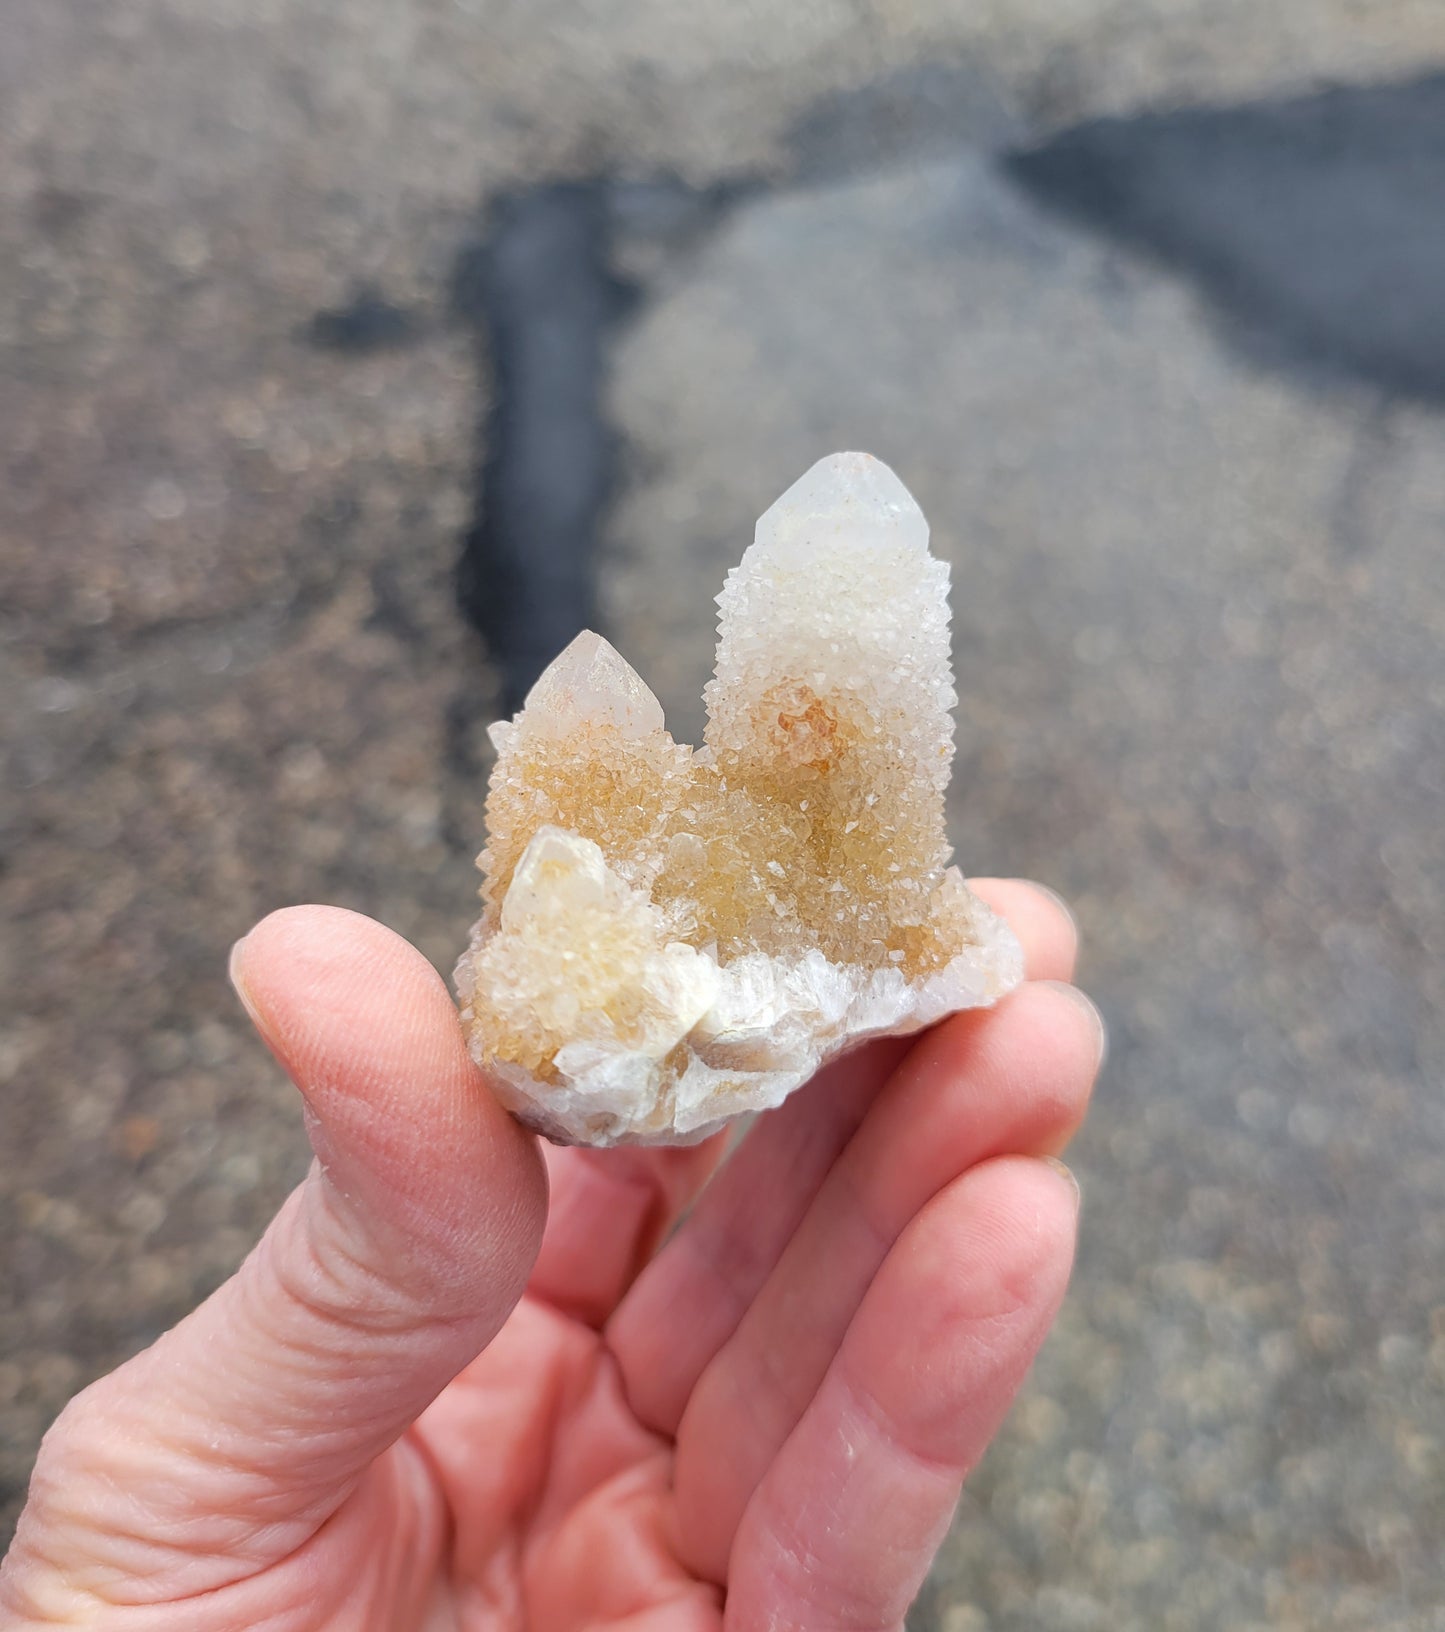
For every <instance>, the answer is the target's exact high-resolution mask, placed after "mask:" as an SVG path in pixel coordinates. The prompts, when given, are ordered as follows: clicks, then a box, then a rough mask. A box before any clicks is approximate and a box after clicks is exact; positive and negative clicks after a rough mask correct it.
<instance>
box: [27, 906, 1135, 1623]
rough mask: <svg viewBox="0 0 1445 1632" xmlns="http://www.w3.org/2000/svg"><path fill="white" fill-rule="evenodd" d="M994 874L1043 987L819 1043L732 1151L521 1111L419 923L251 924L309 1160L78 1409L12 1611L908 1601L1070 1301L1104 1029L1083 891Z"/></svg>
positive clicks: (677, 1611)
mask: <svg viewBox="0 0 1445 1632" xmlns="http://www.w3.org/2000/svg"><path fill="white" fill-rule="evenodd" d="M976 887H977V888H978V890H979V892H980V893H981V894H983V895H985V896H986V898H987V899H988V900H990V901H991V902H992V903H993V904H994V905H995V906H996V907H997V908H998V909H999V910H1000V911H1001V912H1003V913H1004V915H1005V916H1006V917H1007V918H1008V919H1009V920H1010V922H1011V923H1012V924H1013V925H1014V927H1015V929H1016V930H1017V931H1018V933H1019V935H1020V938H1021V939H1022V940H1023V942H1024V944H1025V949H1026V956H1027V964H1028V973H1029V980H1028V981H1027V983H1026V984H1025V985H1024V986H1023V987H1022V988H1020V989H1019V990H1018V991H1017V992H1015V993H1014V994H1013V995H1012V996H1010V997H1009V998H1008V999H1007V1000H1006V1001H1005V1002H1004V1003H1002V1004H1000V1005H999V1007H998V1008H997V1009H994V1010H991V1011H987V1012H975V1013H972V1014H966V1015H959V1016H955V1017H954V1018H953V1019H951V1020H948V1021H945V1022H944V1023H943V1024H942V1025H940V1026H938V1027H936V1028H934V1030H932V1031H931V1032H929V1033H927V1034H925V1035H924V1036H923V1037H922V1038H919V1039H916V1040H914V1041H912V1042H911V1043H902V1042H888V1043H879V1044H873V1045H871V1046H870V1047H868V1048H867V1049H864V1050H862V1051H860V1052H859V1053H857V1054H854V1055H852V1056H849V1057H847V1058H845V1059H844V1060H842V1061H840V1062H838V1063H836V1064H835V1065H834V1066H832V1067H830V1068H829V1069H828V1070H826V1071H824V1072H823V1073H822V1074H821V1075H820V1076H819V1077H818V1078H817V1079H816V1080H815V1081H814V1082H813V1083H812V1084H810V1085H809V1086H808V1087H807V1088H805V1089H804V1090H802V1091H801V1092H800V1093H798V1094H796V1095H795V1096H794V1097H793V1098H792V1099H791V1100H790V1101H789V1102H788V1103H787V1105H786V1106H785V1107H784V1108H783V1109H781V1110H780V1111H777V1112H774V1113H772V1114H770V1115H769V1116H767V1117H765V1118H763V1119H762V1120H761V1121H760V1122H759V1123H758V1124H757V1125H756V1126H755V1128H754V1129H753V1130H752V1132H751V1133H750V1134H749V1136H748V1138H747V1139H746V1141H745V1142H744V1143H743V1145H742V1146H741V1148H740V1149H739V1150H738V1151H737V1152H736V1153H735V1154H734V1155H733V1156H732V1157H731V1159H730V1160H729V1161H728V1162H727V1163H726V1165H725V1166H722V1167H721V1168H719V1165H718V1164H719V1163H720V1161H721V1158H722V1155H723V1151H722V1145H721V1142H720V1141H717V1140H714V1141H712V1142H711V1143H709V1144H707V1145H704V1146H701V1147H698V1148H696V1149H693V1150H668V1151H653V1152H638V1151H607V1152H595V1151H582V1150H557V1149H553V1148H551V1147H546V1148H543V1147H541V1146H540V1145H539V1144H538V1142H537V1141H536V1140H535V1139H533V1138H532V1137H531V1136H530V1135H528V1134H526V1133H525V1132H524V1131H523V1130H522V1129H521V1128H520V1127H518V1125H517V1124H516V1123H515V1122H513V1121H512V1120H511V1118H510V1117H509V1116H507V1115H506V1114H505V1113H504V1112H503V1111H502V1110H501V1109H500V1108H499V1106H498V1105H497V1102H496V1101H495V1100H494V1099H493V1098H492V1096H491V1095H490V1093H489V1092H488V1090H487V1085H486V1080H485V1078H484V1077H483V1076H482V1074H481V1073H480V1072H479V1071H478V1070H477V1068H476V1067H475V1066H474V1065H473V1064H472V1063H471V1061H470V1060H469V1059H468V1057H467V1054H466V1050H465V1048H464V1046H463V1042H462V1038H461V1034H460V1031H459V1028H458V1025H457V1019H456V1013H455V1010H454V1008H453V1006H452V1003H451V1000H450V998H449V997H448V994H447V992H446V989H445V987H444V986H443V984H442V982H441V981H440V979H439V978H438V977H437V975H436V974H435V972H434V971H433V970H432V969H431V967H430V966H429V965H428V964H427V963H426V962H425V960H424V959H423V958H422V957H421V956H420V954H418V953H417V952H415V951H414V950H413V949H412V948H411V947H410V946H408V945H407V944H406V943H405V942H404V941H402V940H400V939H399V938H398V937H396V936H395V935H393V934H392V933H391V932H390V931H388V930H386V929H384V928H382V927H381V926H380V925H379V924H375V923H373V922H371V921H370V920H368V919H365V918H361V917H358V916H357V915H355V914H353V913H347V912H341V911H338V910H336V909H332V908H325V907H297V908H291V909H288V910H287V911H284V912H279V913H276V914H274V915H273V916H271V917H270V918H267V919H266V920H264V921H263V922H262V923H261V924H260V925H258V926H257V928H256V929H254V930H253V931H252V932H251V934H250V935H249V936H248V937H247V938H246V939H245V940H244V941H243V942H241V943H240V945H239V946H238V948H237V949H236V953H235V955H234V958H233V974H234V978H235V980H236V984H237V988H238V990H239V992H240V993H241V996H242V1000H243V1001H244V1002H245V1004H246V1007H247V1008H248V1010H249V1011H250V1013H251V1015H252V1017H253V1019H254V1020H255V1021H256V1024H257V1026H258V1028H259V1029H260V1031H261V1034H262V1036H263V1037H264V1038H265V1039H266V1041H267V1043H268V1044H269V1045H270V1047H271V1049H272V1051H273V1052H274V1053H275V1055H276V1057H277V1059H278V1060H279V1061H280V1062H281V1064H282V1066H283V1067H284V1068H285V1069H286V1071H287V1072H288V1074H289V1075H290V1076H291V1078H292V1080H293V1081H294V1082H295V1083H296V1085H297V1087H298V1088H299V1089H300V1091H301V1094H302V1096H303V1100H304V1104H305V1114H306V1121H307V1127H308V1131H309V1132H310V1135H311V1141H312V1144H313V1147H314V1149H315V1152H316V1161H315V1162H314V1163H313V1166H312V1169H311V1172H310V1174H309V1175H308V1177H307V1178H306V1180H305V1181H304V1183H303V1184H302V1185H301V1186H300V1187H299V1188H298V1189H297V1191H296V1192H295V1193H294V1194H293V1195H292V1196H291V1197H290V1199H289V1200H288V1201H287V1202H286V1204H285V1206H284V1207H283V1208H282V1210H281V1212H280V1213H279V1214H278V1216H277V1218H276V1219H275V1221H274V1222H273V1224H272V1225H271V1227H270V1229H269V1230H268V1231H267V1233H266V1235H265V1237H264V1238H263V1239H262V1241H261V1242H260V1244H259V1245H258V1246H257V1248H256V1250H255V1251H254V1252H253V1253H252V1254H251V1256H250V1257H249V1258H248V1259H247V1261H246V1263H245V1264H244V1265H243V1266H242V1268H241V1269H240V1270H239V1272H238V1273H237V1274H236V1276H235V1277H234V1278H233V1279H232V1280H231V1281H229V1282H228V1283H227V1284H226V1285H225V1286H223V1287H222V1288H221V1289H220V1290H219V1291H218V1292H216V1293H215V1294H214V1295H213V1296H212V1297H211V1298H209V1299H208V1300H207V1301H206V1302H205V1303H204V1304H202V1305H201V1307H200V1308H199V1309H197V1310H196V1311H195V1312H194V1313H193V1314H192V1315H190V1316H189V1317H188V1318H187V1319H186V1320H184V1321H183V1322H182V1323H181V1324H180V1325H179V1326H177V1327H176V1328H175V1329H174V1330H173V1331H171V1332H168V1333H167V1334H166V1335H165V1336H164V1337H162V1338H161V1339H160V1341H159V1342H157V1343H156V1344H155V1345H154V1347H152V1348H150V1349H148V1350H146V1351H145V1352H144V1353H142V1354H140V1355H138V1356H137V1357H136V1358H135V1359H134V1360H132V1361H130V1362H129V1363H128V1364H126V1365H124V1366H122V1367H121V1368H120V1370H118V1371H116V1372H115V1373H113V1374H112V1375H111V1376H109V1377H105V1378H102V1379H101V1380H100V1381H99V1382H97V1383H95V1384H94V1385H92V1386H91V1387H90V1388H88V1389H87V1390H85V1392H84V1393H82V1394H81V1395H80V1396H79V1397H78V1398H77V1399H75V1400H74V1401H73V1402H72V1403H71V1404H70V1406H69V1407H67V1409H66V1410H65V1411H64V1412H63V1413H62V1415H61V1416H60V1418H59V1420H58V1421H57V1422H56V1424H55V1426H54V1427H53V1428H52V1430H51V1431H50V1433H49V1435H48V1436H47V1437H46V1440H45V1443H44V1445H43V1447H42V1450H41V1453H40V1458H39V1461H38V1463H37V1465H36V1469H35V1477H34V1481H33V1484H32V1487H31V1492H30V1501H29V1505H28V1507H27V1509H26V1511H25V1514H24V1516H23V1517H22V1519H21V1522H20V1527H19V1530H18V1533H17V1536H16V1540H15V1543H14V1546H13V1547H12V1549H11V1552H10V1554H9V1556H8V1558H7V1559H6V1560H5V1563H4V1565H3V1568H0V1626H3V1627H4V1628H5V1629H6V1632H11V1629H15V1632H19V1629H21V1628H27V1629H28V1628H41V1627H55V1626H63V1627H95V1628H102V1629H105V1632H112V1629H113V1632H131V1629H135V1632H142V1629H144V1632H172V1629H174V1632H182V1629H184V1632H258V1629H259V1632H319V1629H322V1628H325V1629H335V1632H382V1629H386V1632H392V1629H395V1632H483V1629H486V1632H493V1629H499V1632H500V1629H504V1632H521V1629H523V1628H525V1629H527V1632H582V1629H584V1628H588V1629H590V1628H597V1629H601V1628H608V1629H613V1632H717V1629H718V1628H727V1629H728V1632H764V1629H767V1632H784V1629H788V1632H791V1629H797V1632H842V1629H844V1628H847V1629H857V1632H884V1629H897V1628H901V1626H902V1624H903V1617H904V1614H905V1611H906V1609H907V1607H908V1604H909V1603H910V1601H911V1600H912V1598H913V1596H914V1594H915V1593H916V1591H917V1590H918V1587H919V1585H920V1584H921V1582H922V1580H923V1577H924V1574H925V1572H926V1570H927V1568H928V1566H929V1563H930V1561H931V1560H932V1558H933V1555H934V1553H935V1551H936V1550H937V1548H938V1546H939V1543H940V1542H941V1540H942V1539H943V1536H944V1534H945V1532H946V1530H947V1527H948V1524H949V1520H950V1517H951V1515H952V1513H953V1509H954V1505H955V1502H956V1500H957V1497H958V1493H959V1490H960V1487H961V1485H962V1482H963V1479H964V1477H965V1475H966V1474H967V1473H968V1471H969V1469H970V1468H971V1467H972V1466H973V1465H974V1463H975V1462H976V1461H977V1459H978V1457H979V1456H980V1454H981V1453H982V1451H983V1449H984V1447H985V1446H986V1445H987V1443H988V1441H989V1440H990V1438H991V1437H992V1436H993V1434H994V1432H995V1430H996V1429H997V1428H998V1426H999V1424H1000V1422H1001V1421H1002V1419H1003V1416H1004V1414H1005V1412H1006V1410H1007V1408H1008V1405H1009V1402H1010V1400H1011V1399H1012V1397H1013V1395H1014V1392H1015V1390H1016V1389H1017V1387H1018V1385H1019V1383H1020V1381H1021V1380H1022V1378H1023V1376H1024V1374H1025V1372H1026V1371H1027V1369H1028V1367H1029V1365H1030V1363H1031V1361H1032V1359H1033V1357H1034V1354H1035V1353H1036V1351H1037V1349H1038V1347H1039V1344H1040V1343H1041V1342H1042V1340H1043V1337H1044V1334H1045V1332H1046V1331H1047V1329H1048V1326H1049V1324H1050V1322H1051V1321H1052V1319H1053V1317H1054V1314H1055V1312H1056V1310H1057V1308H1058V1305H1059V1302H1060V1300H1061V1298H1062V1296H1063V1293H1064V1287H1065V1283H1066V1281H1067V1279H1068V1273H1069V1267H1070V1263H1071V1259H1072V1254H1073V1244H1074V1233H1075V1223H1076V1215H1077V1201H1078V1195H1077V1187H1076V1186H1074V1185H1073V1184H1072V1182H1071V1181H1070V1179H1069V1178H1068V1175H1067V1173H1066V1172H1065V1170H1063V1169H1062V1168H1060V1167H1059V1166H1058V1165H1057V1164H1056V1163H1054V1162H1053V1161H1052V1160H1051V1158H1053V1157H1055V1156H1056V1155H1057V1154H1058V1153H1059V1152H1060V1151H1061V1150H1062V1149H1063V1148H1064V1146H1065V1145H1066V1144H1067V1142H1068V1140H1069V1137H1070V1135H1071V1134H1072V1133H1073V1131H1074V1130H1075V1128H1076V1127H1077V1125H1078V1123H1079V1121H1080V1119H1081V1118H1082V1116H1083V1113H1084V1107H1085V1104H1086V1102H1087V1099H1088V1095H1089V1091H1090V1088H1091V1085H1092V1082H1093V1079H1094V1077H1095V1074H1096V1072H1097V1069H1098V1066H1099V1062H1100V1058H1101V1054H1102V1047H1103V1033H1102V1029H1101V1027H1100V1025H1099V1022H1098V1018H1097V1015H1096V1014H1095V1012H1094V1011H1093V1009H1092V1008H1091V1007H1090V1005H1089V1004H1088V1003H1087V1001H1086V1000H1085V999H1084V998H1082V997H1081V996H1080V995H1079V994H1078V993H1077V992H1076V991H1075V990H1074V988H1073V987H1071V986H1069V985H1067V984H1065V983H1066V982H1068V981H1069V980H1070V979H1071V978H1072V974H1073V966H1074V956H1075V935H1074V928H1073V924H1072V922H1071V921H1070V919H1069V917H1068V915H1067V913H1066V912H1065V911H1064V910H1063V909H1062V908H1061V907H1059V905H1058V904H1057V903H1056V901H1055V899H1054V898H1053V897H1052V896H1050V895H1048V894H1047V893H1046V892H1044V891H1041V890H1039V889H1037V888H1035V887H1033V886H1031V885H1027V884H1023V883H1019V882H1007V881H997V880H996V881H984V882H980V883H979V884H978V885H977V886H976ZM714 1170H717V1171H716V1174H715V1176H713V1175H714ZM710 1177H711V1180H712V1182H711V1183H709V1182H708V1180H709V1178H710ZM704 1187H705V1188H704ZM549 1196H550V1200H549ZM687 1209H690V1210H687ZM685 1210H687V1211H686V1216H685V1217H683V1221H682V1223H681V1224H680V1225H679V1226H677V1227H676V1228H673V1225H674V1224H675V1222H676V1220H677V1219H678V1217H679V1216H680V1215H683V1214H684V1212H685Z"/></svg>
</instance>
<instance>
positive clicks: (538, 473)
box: [452, 182, 628, 712]
mask: <svg viewBox="0 0 1445 1632" xmlns="http://www.w3.org/2000/svg"><path fill="white" fill-rule="evenodd" d="M488 228H489V230H488V232H487V235H486V236H485V238H484V239H482V240H481V241H480V242H478V243H475V244H472V245H470V246H468V247H467V248H465V249H464V250H463V251H462V253H461V254H460V256H459V257H458V260H457V265H456V268H455V272H454V276H453V282H452V305H453V310H454V311H455V313H456V314H457V316H458V317H459V318H461V319H462V320H463V321H464V322H466V323H468V324H470V325H471V326H472V327H473V328H474V329H475V331H476V336H477V344H478V346H479V348H480V349H481V351H482V359H483V360H482V377H483V378H486V377H487V372H488V370H487V366H486V365H487V364H488V363H489V364H490V370H489V372H490V377H491V381H492V397H491V407H490V411H489V413H488V414H487V416H486V423H485V424H484V425H483V426H482V428H481V438H480V448H479V454H478V460H477V469H476V482H475V500H474V510H473V521H472V524H471V526H470V527H469V528H468V530H467V533H466V536H465V538H464V540H463V543H462V553H461V559H460V562H459V564H458V569H457V594H458V599H459V601H460V604H461V608H462V611H463V613H464V614H465V615H466V617H467V619H468V620H469V621H470V622H471V623H472V625H473V626H474V627H475V628H476V629H478V630H479V631H480V632H481V634H482V636H483V637H484V638H485V640H486V642H487V644H488V647H489V648H490V650H491V652H492V654H493V656H494V657H495V659H496V661H497V664H498V667H499V668H500V669H501V671H502V676H503V684H504V693H505V694H504V698H503V703H504V706H505V708H506V710H507V711H508V712H511V711H512V710H514V709H515V708H516V707H517V705H518V704H519V703H520V701H521V699H522V697H523V696H525V694H526V691H527V689H528V687H529V686H530V685H531V683H532V681H533V680H534V679H535V678H536V677H537V675H538V674H539V673H540V672H541V670H542V668H543V666H544V665H545V664H546V663H548V662H549V661H550V660H551V659H552V658H553V657H555V656H556V654H557V653H558V651H560V650H561V648H562V647H563V646H565V645H566V644H567V642H568V641H569V640H571V638H572V637H573V636H574V635H575V634H576V633H577V632H578V630H580V629H582V628H585V627H587V626H588V625H590V624H592V623H593V622H594V621H595V618H596V597H595V590H594V584H593V559H594V556H595V553H596V543H597V537H598V532H599V528H600V525H601V521H602V517H603V514H604V511H605V507H606V504H607V498H608V494H609V490H610V485H611V482H610V477H611V467H612V455H611V446H610V443H611V437H610V434H609V432H608V429H607V425H606V422H605V418H604V414H603V406H602V392H603V384H604V378H605V367H606V364H605V357H604V350H605V346H606V340H607V336H608V333H609V331H610V330H611V328H612V325H613V323H614V322H615V321H616V319H617V318H618V317H619V316H620V315H621V314H622V312H623V311H624V310H625V309H626V307H627V304H628V292H627V288H626V286H625V285H624V284H623V283H622V282H621V280H620V279H619V278H618V277H617V276H616V275H615V273H614V272H613V270H612V266H611V258H610V254H609V213H608V209H607V202H606V198H605V195H604V189H603V187H602V185H601V184H599V183H596V182H569V183H557V184H552V185H547V186H542V187H538V188H534V189H531V190H529V191H526V192H523V193H520V194H514V195H511V196H508V197H505V198H503V199H501V200H499V201H498V202H497V204H496V205H495V206H494V207H493V209H492V211H491V212H490V217H489V222H488Z"/></svg>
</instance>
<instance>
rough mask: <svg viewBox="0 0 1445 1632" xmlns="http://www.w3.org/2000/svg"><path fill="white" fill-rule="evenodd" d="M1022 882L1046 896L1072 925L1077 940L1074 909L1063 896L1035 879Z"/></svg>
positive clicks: (1077, 928) (1077, 930) (1077, 933)
mask: <svg viewBox="0 0 1445 1632" xmlns="http://www.w3.org/2000/svg"><path fill="white" fill-rule="evenodd" d="M1022 882H1023V883H1025V884H1027V885H1028V887H1029V888H1030V889H1031V890H1037V891H1038V892H1039V894H1040V895H1046V896H1048V898H1049V900H1050V901H1052V902H1053V904H1054V905H1055V906H1056V907H1057V908H1058V909H1059V911H1060V912H1061V913H1063V915H1064V917H1065V918H1067V919H1068V920H1069V923H1070V924H1071V925H1073V930H1074V939H1075V940H1078V938H1079V920H1078V919H1077V918H1076V917H1075V916H1074V909H1073V908H1072V907H1071V906H1070V905H1069V903H1068V902H1067V901H1065V900H1064V898H1063V896H1061V895H1060V894H1059V892H1058V891H1057V890H1056V889H1053V888H1052V887H1051V886H1050V885H1048V884H1041V883H1040V882H1039V881H1038V879H1036V878H1026V879H1023V880H1022Z"/></svg>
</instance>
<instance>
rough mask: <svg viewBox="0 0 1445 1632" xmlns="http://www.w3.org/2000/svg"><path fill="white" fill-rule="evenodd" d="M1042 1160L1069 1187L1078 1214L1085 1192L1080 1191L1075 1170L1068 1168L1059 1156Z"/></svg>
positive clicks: (1046, 1157) (1045, 1157) (1042, 1158)
mask: <svg viewBox="0 0 1445 1632" xmlns="http://www.w3.org/2000/svg"><path fill="white" fill-rule="evenodd" d="M1040 1160H1041V1161H1042V1162H1043V1164H1044V1166H1045V1167H1051V1168H1053V1170H1054V1172H1055V1173H1057V1174H1058V1175H1059V1177H1060V1178H1061V1179H1062V1180H1063V1181H1064V1183H1065V1184H1067V1185H1068V1187H1069V1189H1070V1190H1072V1191H1073V1193H1074V1211H1075V1212H1076V1213H1077V1212H1078V1210H1079V1206H1080V1204H1081V1202H1082V1201H1083V1192H1082V1191H1081V1190H1080V1189H1079V1180H1078V1176H1077V1175H1076V1174H1075V1172H1074V1170H1073V1168H1071V1167H1066V1166H1065V1165H1064V1163H1063V1162H1061V1161H1060V1160H1059V1158H1058V1157H1057V1156H1044V1157H1041V1158H1040Z"/></svg>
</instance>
